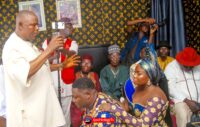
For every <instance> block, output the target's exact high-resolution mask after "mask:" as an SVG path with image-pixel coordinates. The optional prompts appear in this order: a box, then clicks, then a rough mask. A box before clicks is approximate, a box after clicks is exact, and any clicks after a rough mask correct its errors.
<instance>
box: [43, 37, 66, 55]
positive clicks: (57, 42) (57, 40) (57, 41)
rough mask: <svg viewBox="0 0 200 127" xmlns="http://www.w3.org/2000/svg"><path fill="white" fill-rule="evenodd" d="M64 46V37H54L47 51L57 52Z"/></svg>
mask: <svg viewBox="0 0 200 127" xmlns="http://www.w3.org/2000/svg"><path fill="white" fill-rule="evenodd" d="M63 46H64V39H63V37H62V36H54V37H52V39H51V41H50V43H49V45H48V47H47V49H48V50H50V51H51V52H53V51H55V50H56V49H58V48H59V47H63Z"/></svg>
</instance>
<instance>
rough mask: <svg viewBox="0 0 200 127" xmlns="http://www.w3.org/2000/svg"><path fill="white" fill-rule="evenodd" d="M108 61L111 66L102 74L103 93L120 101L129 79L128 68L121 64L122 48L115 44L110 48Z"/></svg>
mask: <svg viewBox="0 0 200 127" xmlns="http://www.w3.org/2000/svg"><path fill="white" fill-rule="evenodd" d="M108 59H109V61H110V64H108V65H106V66H105V67H104V68H103V69H102V70H101V72H100V84H101V88H102V92H104V93H106V94H108V95H109V96H111V97H113V98H115V99H117V100H119V99H120V97H122V96H123V95H122V91H123V86H124V83H125V81H126V80H127V79H128V77H129V71H128V68H127V67H126V66H124V65H121V64H120V63H119V60H120V48H119V46H118V45H116V44H114V45H111V46H109V47H108Z"/></svg>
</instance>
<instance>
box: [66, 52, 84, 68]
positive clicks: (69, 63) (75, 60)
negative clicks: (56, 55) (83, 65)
mask: <svg viewBox="0 0 200 127" xmlns="http://www.w3.org/2000/svg"><path fill="white" fill-rule="evenodd" d="M80 62H81V61H80V56H78V55H76V54H74V55H72V56H70V57H68V58H66V59H65V61H64V62H63V68H69V67H73V66H78V65H79V63H80Z"/></svg>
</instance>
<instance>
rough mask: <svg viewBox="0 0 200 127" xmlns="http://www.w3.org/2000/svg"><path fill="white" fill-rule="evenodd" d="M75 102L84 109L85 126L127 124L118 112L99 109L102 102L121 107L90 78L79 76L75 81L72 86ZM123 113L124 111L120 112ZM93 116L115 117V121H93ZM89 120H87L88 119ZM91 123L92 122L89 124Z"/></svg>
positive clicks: (104, 126)
mask: <svg viewBox="0 0 200 127" xmlns="http://www.w3.org/2000/svg"><path fill="white" fill-rule="evenodd" d="M72 87H73V88H72V94H73V99H72V100H73V102H74V103H75V104H76V106H77V107H78V108H79V109H81V110H83V111H84V114H83V119H82V125H81V126H84V127H107V126H114V127H121V126H126V124H124V122H122V121H121V119H119V117H117V115H116V114H114V113H110V112H102V111H100V110H99V106H100V105H101V104H102V103H111V104H113V105H115V106H116V107H119V105H117V104H116V103H115V100H114V99H112V98H111V97H110V96H108V95H106V94H104V93H101V92H97V90H96V89H95V85H94V83H93V82H92V80H91V79H89V78H85V77H84V78H79V79H77V80H75V81H74V84H73V86H72ZM120 113H121V114H122V112H120ZM91 118H99V119H101V118H106V119H110V118H113V122H112V121H111V122H92V120H91ZM86 120H87V121H86ZM89 123H90V124H89Z"/></svg>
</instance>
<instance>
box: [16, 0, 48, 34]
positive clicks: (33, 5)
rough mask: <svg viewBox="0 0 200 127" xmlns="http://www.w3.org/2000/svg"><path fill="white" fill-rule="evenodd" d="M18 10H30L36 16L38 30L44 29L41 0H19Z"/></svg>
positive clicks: (44, 22)
mask: <svg viewBox="0 0 200 127" xmlns="http://www.w3.org/2000/svg"><path fill="white" fill-rule="evenodd" d="M18 4H19V10H31V11H33V12H34V13H35V14H36V15H37V17H38V24H39V31H44V30H46V21H45V14H44V4H43V0H34V1H24V2H19V3H18Z"/></svg>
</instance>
